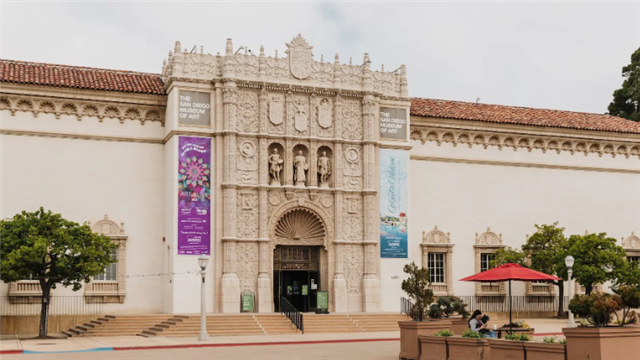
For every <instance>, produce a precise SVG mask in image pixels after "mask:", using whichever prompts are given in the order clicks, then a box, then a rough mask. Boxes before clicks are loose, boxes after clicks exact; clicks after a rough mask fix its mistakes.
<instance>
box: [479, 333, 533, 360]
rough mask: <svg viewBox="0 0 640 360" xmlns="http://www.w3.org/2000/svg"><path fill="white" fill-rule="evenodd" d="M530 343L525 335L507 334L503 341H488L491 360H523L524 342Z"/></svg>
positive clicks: (524, 357)
mask: <svg viewBox="0 0 640 360" xmlns="http://www.w3.org/2000/svg"><path fill="white" fill-rule="evenodd" d="M526 341H531V339H530V338H529V336H528V335H526V334H518V333H515V334H507V335H505V336H504V340H503V339H489V347H490V348H491V356H492V358H493V359H509V360H525V359H526V356H525V353H524V342H526Z"/></svg>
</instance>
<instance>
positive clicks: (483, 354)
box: [447, 330, 491, 360]
mask: <svg viewBox="0 0 640 360" xmlns="http://www.w3.org/2000/svg"><path fill="white" fill-rule="evenodd" d="M447 349H448V351H449V360H489V359H491V356H490V350H489V343H488V342H487V339H485V338H484V335H482V334H481V333H479V332H477V331H472V330H466V331H465V332H463V333H462V336H452V337H448V338H447Z"/></svg>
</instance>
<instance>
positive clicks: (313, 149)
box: [307, 140, 318, 186]
mask: <svg viewBox="0 0 640 360" xmlns="http://www.w3.org/2000/svg"><path fill="white" fill-rule="evenodd" d="M307 184H309V186H318V142H317V141H315V140H311V143H310V144H309V181H308V182H307Z"/></svg>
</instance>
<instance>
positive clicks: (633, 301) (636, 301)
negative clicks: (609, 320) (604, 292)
mask: <svg viewBox="0 0 640 360" xmlns="http://www.w3.org/2000/svg"><path fill="white" fill-rule="evenodd" d="M612 290H613V292H614V293H615V294H616V295H617V296H618V297H620V301H619V303H620V308H621V310H622V319H620V318H619V316H618V313H617V312H616V317H617V318H618V320H617V321H616V323H617V324H618V325H619V326H624V325H627V324H633V323H635V322H636V320H637V316H636V313H635V311H633V310H631V309H638V308H640V285H637V286H631V285H621V286H619V287H617V288H614V289H612Z"/></svg>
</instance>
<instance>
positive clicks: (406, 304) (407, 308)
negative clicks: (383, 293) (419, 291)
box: [400, 297, 415, 320]
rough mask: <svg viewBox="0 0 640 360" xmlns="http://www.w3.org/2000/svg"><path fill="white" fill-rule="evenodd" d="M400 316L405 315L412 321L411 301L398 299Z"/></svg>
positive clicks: (402, 298)
mask: <svg viewBox="0 0 640 360" xmlns="http://www.w3.org/2000/svg"><path fill="white" fill-rule="evenodd" d="M400 314H407V315H408V316H409V317H410V318H412V319H414V313H413V303H412V302H411V300H409V299H407V298H405V297H401V298H400ZM414 320H415V319H414Z"/></svg>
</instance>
